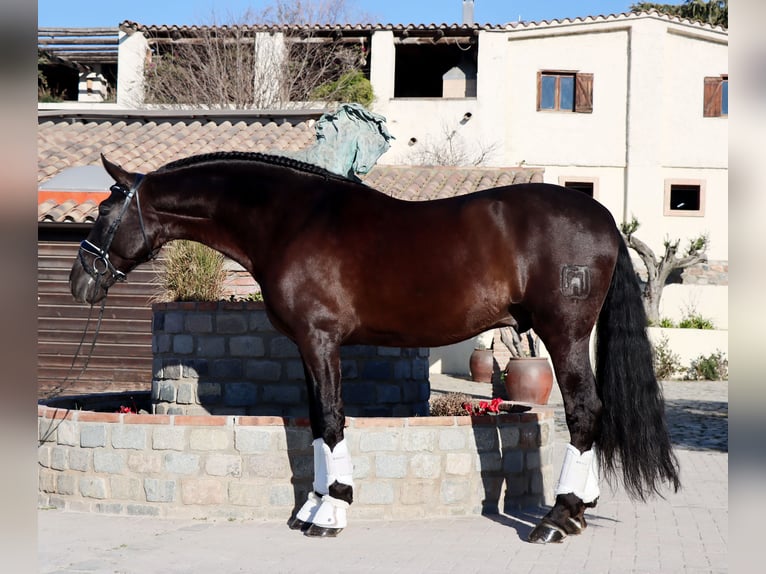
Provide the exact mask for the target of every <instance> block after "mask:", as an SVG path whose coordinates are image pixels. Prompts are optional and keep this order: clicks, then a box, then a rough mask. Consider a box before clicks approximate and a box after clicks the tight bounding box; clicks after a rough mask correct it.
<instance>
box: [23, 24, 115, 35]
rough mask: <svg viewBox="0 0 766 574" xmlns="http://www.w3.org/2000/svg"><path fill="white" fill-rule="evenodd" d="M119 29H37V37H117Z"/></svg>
mask: <svg viewBox="0 0 766 574" xmlns="http://www.w3.org/2000/svg"><path fill="white" fill-rule="evenodd" d="M118 34H119V28H118V27H117V26H115V27H114V28H38V29H37V35H38V36H117V35H118Z"/></svg>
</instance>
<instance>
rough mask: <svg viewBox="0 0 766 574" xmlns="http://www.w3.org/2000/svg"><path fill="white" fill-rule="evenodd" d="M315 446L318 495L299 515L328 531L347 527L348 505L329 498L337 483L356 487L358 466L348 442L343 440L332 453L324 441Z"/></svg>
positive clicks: (313, 493)
mask: <svg viewBox="0 0 766 574" xmlns="http://www.w3.org/2000/svg"><path fill="white" fill-rule="evenodd" d="M311 444H312V445H313V446H314V483H313V488H314V492H309V496H308V500H306V502H305V503H304V504H303V506H302V507H301V509H300V510H299V511H298V514H296V518H298V519H299V520H302V521H303V522H310V523H312V524H316V525H317V526H323V527H325V528H345V527H346V510H347V509H348V506H349V505H348V503H347V502H345V501H343V500H339V499H337V498H333V497H332V496H330V495H329V492H330V485H331V484H332V483H334V482H335V481H338V482H339V483H340V484H346V485H348V486H354V479H353V474H354V467H353V465H352V464H351V455H350V453H349V452H348V444H347V443H346V440H345V439H344V440H342V441H340V442H339V443H338V444H336V445H335V448H334V449H332V450H330V447H329V446H327V445H326V444H325V442H324V440H323V439H321V438H318V439H315V440H314V442H313V443H311Z"/></svg>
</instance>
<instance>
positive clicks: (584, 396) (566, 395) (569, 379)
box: [529, 339, 601, 543]
mask: <svg viewBox="0 0 766 574" xmlns="http://www.w3.org/2000/svg"><path fill="white" fill-rule="evenodd" d="M549 350H550V349H549ZM551 358H552V360H553V364H554V366H555V367H556V375H557V377H558V380H559V386H560V388H561V394H562V398H563V399H564V411H565V413H566V420H567V426H568V427H569V434H570V444H568V445H567V450H566V453H565V455H564V462H563V463H562V466H561V474H560V476H559V480H558V483H557V485H556V490H555V494H556V502H555V504H554V506H553V508H552V509H551V510H550V511H549V512H548V513H547V514H546V515H545V516H544V517H543V519H542V521H541V522H540V524H538V525H537V526H536V527H535V528H534V530H532V532H531V533H530V534H529V541H530V542H541V543H546V542H561V541H562V540H563V539H564V538H565V537H566V536H567V535H569V534H580V533H581V532H582V531H583V530H584V529H585V527H586V526H587V523H586V522H585V509H586V508H593V507H595V506H596V502H597V501H598V496H599V487H598V483H599V478H600V477H599V466H598V453H597V452H596V449H595V446H594V443H595V441H596V438H597V433H598V429H599V420H600V416H601V400H600V399H599V397H598V394H597V392H596V381H595V379H594V377H593V373H592V370H591V367H590V359H589V358H588V340H587V339H585V340H584V341H580V342H578V343H576V344H574V345H571V346H570V345H566V348H563V349H556V350H555V351H554V350H551Z"/></svg>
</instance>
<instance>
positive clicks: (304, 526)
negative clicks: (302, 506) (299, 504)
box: [287, 516, 311, 532]
mask: <svg viewBox="0 0 766 574" xmlns="http://www.w3.org/2000/svg"><path fill="white" fill-rule="evenodd" d="M287 526H289V527H290V530H303V531H304V532H305V531H306V530H308V529H309V528H310V527H311V523H310V522H304V521H303V520H301V519H300V518H298V517H297V516H294V517H292V518H291V519H290V520H288V521H287Z"/></svg>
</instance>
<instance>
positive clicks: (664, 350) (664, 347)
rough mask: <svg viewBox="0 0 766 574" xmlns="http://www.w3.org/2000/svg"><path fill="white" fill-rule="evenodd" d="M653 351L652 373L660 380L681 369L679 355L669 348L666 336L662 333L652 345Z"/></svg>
mask: <svg viewBox="0 0 766 574" xmlns="http://www.w3.org/2000/svg"><path fill="white" fill-rule="evenodd" d="M652 350H653V351H654V353H653V354H654V374H655V376H656V377H657V379H658V380H660V381H667V380H668V379H671V378H673V375H675V374H676V373H680V372H681V370H682V368H683V367H682V365H681V357H680V356H679V355H677V354H676V353H674V352H673V351H671V350H670V344H669V341H668V338H667V337H666V336H665V335H663V336H662V338H661V339H660V340H659V342H658V343H657V344H656V345H652Z"/></svg>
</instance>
